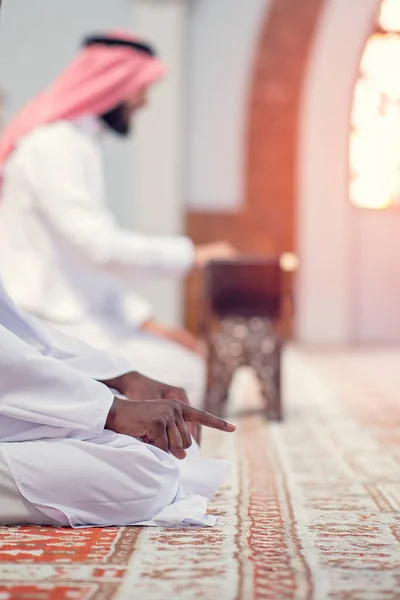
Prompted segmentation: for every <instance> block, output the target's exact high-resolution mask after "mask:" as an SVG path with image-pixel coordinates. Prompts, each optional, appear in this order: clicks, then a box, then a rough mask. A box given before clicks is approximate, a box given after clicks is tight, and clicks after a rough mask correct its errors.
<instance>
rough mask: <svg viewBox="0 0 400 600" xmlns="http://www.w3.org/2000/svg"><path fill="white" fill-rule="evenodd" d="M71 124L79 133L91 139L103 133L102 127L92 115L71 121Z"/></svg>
mask: <svg viewBox="0 0 400 600" xmlns="http://www.w3.org/2000/svg"><path fill="white" fill-rule="evenodd" d="M71 122H72V123H73V124H74V125H75V127H76V128H77V129H79V131H81V132H82V133H84V134H85V135H88V136H90V137H92V138H94V137H98V136H99V135H100V134H101V133H102V131H104V127H103V125H102V123H101V121H100V119H98V118H97V117H95V116H94V115H84V116H82V117H77V118H76V119H72V120H71Z"/></svg>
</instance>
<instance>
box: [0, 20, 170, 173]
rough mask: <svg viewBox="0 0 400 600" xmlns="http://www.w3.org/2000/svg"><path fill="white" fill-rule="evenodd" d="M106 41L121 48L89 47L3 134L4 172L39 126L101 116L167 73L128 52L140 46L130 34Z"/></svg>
mask: <svg viewBox="0 0 400 600" xmlns="http://www.w3.org/2000/svg"><path fill="white" fill-rule="evenodd" d="M101 38H102V39H104V40H106V41H107V40H111V41H115V42H116V43H114V44H110V45H108V44H106V43H104V44H101V43H96V44H91V45H87V46H86V47H84V48H83V49H82V50H81V51H80V52H79V54H78V55H77V57H76V58H75V60H74V61H73V62H72V63H71V65H70V66H69V67H67V69H66V70H65V71H64V72H63V73H62V74H61V75H60V77H59V78H58V79H57V80H56V81H55V82H54V83H53V84H52V85H50V87H49V88H48V89H47V90H45V91H44V92H43V93H41V94H39V96H37V97H36V98H34V99H33V100H31V101H30V102H28V104H26V105H25V107H24V108H23V109H22V110H21V111H20V113H19V114H17V116H16V117H15V118H14V119H13V120H12V121H11V123H10V124H9V125H8V126H7V127H6V128H5V129H4V131H3V134H2V136H1V139H0V171H2V170H3V168H4V165H5V163H6V162H7V160H8V158H9V157H10V155H11V153H12V152H13V150H14V148H15V147H16V145H17V144H18V142H19V141H20V140H21V138H23V137H24V136H25V135H27V134H28V133H30V132H31V131H32V130H33V129H34V128H36V127H38V126H39V125H44V124H46V123H53V122H55V121H59V120H64V119H73V118H76V117H80V116H84V115H86V114H87V115H102V114H104V113H106V112H108V111H109V110H111V109H112V108H114V107H115V106H117V105H118V104H120V103H121V102H122V101H123V100H124V99H125V98H126V97H128V96H129V95H130V94H133V93H135V91H138V90H140V89H142V88H145V87H148V86H149V85H151V84H153V83H155V82H156V81H157V80H158V79H160V78H161V77H162V76H163V75H164V73H165V71H166V69H165V67H164V65H163V63H162V62H161V61H160V60H159V59H157V58H156V57H154V56H152V55H151V54H149V53H146V52H142V51H141V50H140V49H135V48H134V47H131V46H129V43H132V44H133V45H134V44H140V40H138V39H137V38H135V37H133V36H132V35H131V34H130V33H127V32H125V31H111V32H108V33H106V34H103V35H102V36H101ZM119 40H120V41H122V44H119V43H118V41H119ZM124 42H125V45H123V43H124Z"/></svg>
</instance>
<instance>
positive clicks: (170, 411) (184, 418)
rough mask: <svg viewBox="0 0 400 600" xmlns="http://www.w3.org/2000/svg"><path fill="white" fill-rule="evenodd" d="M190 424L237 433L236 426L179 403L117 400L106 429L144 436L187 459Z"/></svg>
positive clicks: (156, 444) (149, 440)
mask: <svg viewBox="0 0 400 600" xmlns="http://www.w3.org/2000/svg"><path fill="white" fill-rule="evenodd" d="M188 423H194V424H197V425H205V426H207V427H212V428H213V429H219V430H220V431H225V432H228V433H229V432H233V431H235V427H234V425H230V424H229V423H227V422H226V421H223V420H222V419H219V418H218V417H214V416H213V415H210V414H209V413H206V412H204V411H202V410H197V409H196V408H192V407H190V406H187V405H186V404H183V403H182V402H178V401H177V400H168V399H167V400H149V401H147V402H135V403H132V402H129V401H128V400H122V399H120V398H115V399H114V402H113V405H112V407H111V410H110V412H109V415H108V418H107V422H106V429H110V430H111V431H115V432H116V433H122V434H124V435H129V436H131V437H141V438H144V439H145V440H146V441H148V442H149V443H150V444H152V445H154V446H157V448H160V449H161V450H164V451H165V452H171V453H173V454H174V456H176V457H177V458H180V459H182V458H185V456H186V452H185V449H186V448H189V447H190V446H191V443H192V442H191V438H190V433H189V430H188Z"/></svg>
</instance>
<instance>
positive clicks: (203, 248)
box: [195, 242, 238, 269]
mask: <svg viewBox="0 0 400 600" xmlns="http://www.w3.org/2000/svg"><path fill="white" fill-rule="evenodd" d="M237 255H238V252H237V250H235V248H234V247H233V246H232V245H231V244H229V242H216V243H213V244H203V245H200V246H197V247H196V250H195V263H196V267H198V268H200V269H201V268H203V267H205V266H206V265H207V264H208V263H209V262H210V261H212V260H229V259H233V258H235V257H236V256H237Z"/></svg>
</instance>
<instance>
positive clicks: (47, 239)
mask: <svg viewBox="0 0 400 600" xmlns="http://www.w3.org/2000/svg"><path fill="white" fill-rule="evenodd" d="M100 132H101V125H100V122H99V121H98V120H97V119H95V118H92V117H85V118H81V119H79V120H77V121H73V122H71V121H59V122H57V123H53V124H50V125H44V126H41V127H38V128H36V129H35V130H34V131H33V132H32V133H30V134H29V135H27V136H25V138H23V139H22V140H21V142H20V143H19V144H18V146H17V148H16V149H15V151H14V152H13V154H12V156H11V158H10V160H9V161H8V163H7V165H6V168H5V172H4V183H3V189H2V197H1V202H0V276H1V278H2V281H3V284H4V286H5V289H6V290H7V292H8V293H9V294H10V296H11V297H12V298H13V299H14V300H15V302H16V303H17V305H18V306H20V307H21V308H23V309H24V310H25V311H27V312H29V313H31V314H34V315H36V316H38V317H40V318H41V319H44V320H46V321H47V322H50V323H52V324H53V325H54V326H56V327H57V328H58V329H60V330H61V331H64V333H67V334H68V335H72V336H74V337H78V338H80V339H82V340H84V341H86V342H88V343H90V344H92V345H95V346H96V347H101V348H104V349H107V350H112V349H113V348H115V347H118V348H119V349H121V350H122V351H123V352H124V353H125V354H128V355H129V356H130V358H131V359H132V360H133V361H134V362H135V365H136V368H137V370H139V371H141V372H143V373H144V374H146V375H148V376H150V377H153V378H155V379H158V380H161V381H164V382H165V383H169V384H171V385H177V386H180V387H184V388H185V389H186V390H187V392H188V394H189V397H190V398H191V401H192V403H193V404H195V405H199V404H200V403H201V400H202V397H203V395H204V386H205V382H206V369H205V364H204V361H203V360H202V359H201V358H200V357H199V356H197V355H195V354H194V353H192V352H189V351H187V350H185V349H184V348H182V347H180V346H178V345H177V344H175V343H173V342H169V341H167V340H162V339H161V338H159V337H156V336H152V335H149V334H146V333H144V332H141V331H140V327H141V325H142V324H143V323H144V322H145V321H147V320H148V319H149V318H151V317H152V308H151V306H150V304H149V303H148V302H147V301H145V300H144V299H143V298H140V297H139V296H138V295H137V294H135V293H134V292H132V291H131V286H132V285H134V283H135V282H136V281H137V279H138V277H140V276H141V275H149V274H167V275H177V276H179V275H184V274H186V273H187V271H188V270H189V269H191V267H192V266H193V260H194V250H193V244H192V242H191V241H190V240H189V239H188V238H186V237H184V236H173V237H168V236H145V235H140V234H137V233H133V232H131V231H128V230H124V229H121V228H120V227H118V226H117V224H116V223H115V220H114V219H113V217H112V215H111V213H110V212H109V210H108V208H107V206H106V203H105V197H104V184H103V170H102V157H101V152H100V147H99V139H98V138H99V135H100Z"/></svg>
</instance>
